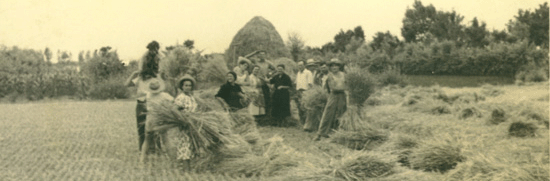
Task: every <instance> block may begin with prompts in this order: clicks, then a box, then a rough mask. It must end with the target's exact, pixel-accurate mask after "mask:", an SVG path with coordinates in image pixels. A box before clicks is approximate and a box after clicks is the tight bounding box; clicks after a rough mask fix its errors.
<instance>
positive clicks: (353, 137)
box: [330, 129, 389, 150]
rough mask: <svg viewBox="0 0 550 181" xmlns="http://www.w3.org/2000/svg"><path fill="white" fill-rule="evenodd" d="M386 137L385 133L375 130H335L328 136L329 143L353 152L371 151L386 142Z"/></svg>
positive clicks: (387, 135)
mask: <svg viewBox="0 0 550 181" xmlns="http://www.w3.org/2000/svg"><path fill="white" fill-rule="evenodd" d="M388 137H389V134H388V133H387V132H384V131H381V130H377V129H369V130H368V131H363V132H359V131H344V130H337V131H335V132H334V133H333V134H332V135H331V136H330V141H331V142H332V143H337V144H341V145H344V146H347V147H348V148H351V149H355V150H363V149H364V150H372V149H373V148H375V147H377V146H379V145H380V144H382V143H384V142H385V141H386V140H388Z"/></svg>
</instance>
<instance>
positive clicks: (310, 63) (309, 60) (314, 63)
mask: <svg viewBox="0 0 550 181" xmlns="http://www.w3.org/2000/svg"><path fill="white" fill-rule="evenodd" d="M306 64H307V66H310V65H316V64H317V62H315V60H313V59H312V58H310V59H307V61H306Z"/></svg>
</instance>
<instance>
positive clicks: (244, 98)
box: [216, 56, 348, 140]
mask: <svg viewBox="0 0 550 181" xmlns="http://www.w3.org/2000/svg"><path fill="white" fill-rule="evenodd" d="M258 64H267V65H268V66H264V67H262V66H260V65H258ZM297 64H298V69H299V70H298V72H297V73H296V79H295V80H294V81H292V80H291V78H290V76H289V75H287V74H286V73H285V65H284V64H279V65H277V66H273V65H272V64H271V63H270V62H269V61H266V60H265V59H263V56H260V57H259V59H258V61H257V63H256V64H254V63H252V61H250V60H249V59H248V58H247V57H239V59H238V66H236V67H235V68H234V69H233V71H230V72H229V73H228V74H227V83H226V84H224V85H222V86H221V88H220V89H219V91H218V94H216V97H217V98H218V99H219V100H220V102H222V104H224V105H225V106H226V107H227V108H228V110H230V111H237V110H240V109H248V112H249V113H250V114H251V115H254V116H264V115H267V116H268V117H269V118H271V120H272V122H273V123H274V124H275V125H283V124H285V123H287V121H288V120H289V118H290V116H291V111H290V101H291V90H292V88H295V92H294V93H295V95H294V96H292V98H293V100H294V101H295V102H296V105H297V107H298V114H299V119H300V123H301V124H302V125H304V130H305V131H308V132H312V131H315V130H317V137H316V138H315V140H320V139H321V138H323V137H328V134H329V133H330V131H331V130H333V129H336V128H337V127H338V118H339V117H340V116H341V115H342V114H343V113H344V112H345V111H346V107H347V102H348V96H347V91H346V89H347V85H346V83H345V74H344V64H343V63H342V62H341V61H339V60H338V59H332V60H331V61H329V62H320V61H319V62H317V61H315V60H314V59H308V60H307V61H305V62H304V61H301V62H298V63H297ZM314 86H320V87H322V88H323V89H324V90H326V91H327V92H328V93H329V97H328V100H327V104H326V106H325V109H324V111H323V115H322V117H321V120H320V123H319V127H318V128H316V127H314V125H317V124H311V123H309V122H312V121H316V120H314V119H313V118H308V116H314V115H308V114H307V111H306V110H305V108H304V107H303V106H302V104H301V102H302V101H301V99H302V94H303V93H304V92H305V91H307V90H309V89H312V88H313V87H314Z"/></svg>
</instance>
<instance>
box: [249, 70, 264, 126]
mask: <svg viewBox="0 0 550 181" xmlns="http://www.w3.org/2000/svg"><path fill="white" fill-rule="evenodd" d="M260 76H261V75H260V66H257V65H256V66H254V68H253V69H252V74H250V76H249V77H248V81H247V82H248V86H245V89H246V92H247V93H248V94H250V97H251V99H252V100H251V103H250V104H249V106H248V112H249V113H250V114H251V115H252V116H261V115H264V114H265V101H264V94H263V93H262V92H263V91H262V82H264V81H265V80H263V78H260Z"/></svg>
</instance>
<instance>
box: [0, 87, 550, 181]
mask: <svg viewBox="0 0 550 181" xmlns="http://www.w3.org/2000/svg"><path fill="white" fill-rule="evenodd" d="M495 88H498V89H499V90H503V91H502V93H501V94H499V95H496V96H490V97H487V98H486V100H483V101H479V102H467V103H466V102H460V103H458V102H454V103H453V104H448V105H445V107H446V108H448V109H449V110H451V112H452V114H433V113H432V112H430V111H425V110H421V109H418V110H416V109H411V107H410V106H403V105H402V104H401V103H402V102H403V101H404V100H405V96H400V95H399V94H401V93H402V90H400V89H392V90H389V89H387V90H381V91H388V92H382V93H381V95H388V97H393V98H395V99H396V100H395V101H391V102H387V103H385V104H382V105H374V106H365V107H364V108H363V109H364V110H363V112H364V117H365V119H366V120H365V122H368V123H369V124H370V125H371V126H372V127H373V129H378V130H381V131H385V132H388V136H389V137H388V139H387V140H386V141H384V142H381V143H380V144H377V145H373V147H372V148H369V149H368V151H366V152H369V154H370V155H371V156H373V157H372V158H376V159H375V160H379V159H378V158H380V160H382V162H381V163H384V164H375V163H374V162H373V163H372V164H371V166H376V167H372V168H370V167H369V168H365V169H374V168H376V169H377V170H378V169H380V170H381V171H380V172H373V174H371V175H367V176H368V177H373V178H369V180H395V181H397V180H403V179H405V180H406V179H415V180H491V179H492V180H550V178H549V177H548V167H549V161H548V160H549V145H548V144H549V143H548V140H549V138H548V128H547V126H546V125H545V123H547V120H548V102H544V101H539V100H538V99H539V98H540V97H544V96H545V95H548V84H536V85H530V86H523V87H522V86H495ZM403 89H410V90H413V91H416V92H422V91H426V89H425V88H414V87H413V88H411V87H408V88H403ZM441 90H442V91H444V92H445V93H446V94H448V95H453V94H454V93H457V92H477V91H482V89H481V88H467V90H465V89H455V88H445V87H444V88H441ZM418 95H420V96H421V99H418V101H419V102H418V103H419V104H423V105H430V103H431V102H436V101H434V100H435V99H436V98H434V97H433V96H431V94H427V95H430V96H423V95H424V94H418ZM427 100H430V101H427ZM436 103H437V105H431V106H432V107H436V106H440V105H444V104H442V103H441V102H436ZM471 107H475V108H476V110H477V111H479V112H480V113H483V114H481V116H480V117H478V116H471V117H468V118H467V119H460V118H459V117H458V116H457V114H460V112H459V111H460V110H462V109H464V108H471ZM496 108H499V111H500V112H504V113H505V115H506V117H507V119H503V120H501V121H499V124H488V120H489V119H492V116H493V115H492V112H493V110H495V109H496ZM134 109H135V102H134V101H131V100H119V101H82V102H78V101H70V100H63V101H61V100H60V101H51V100H50V101H42V102H30V103H21V104H19V103H16V104H0V110H1V111H0V113H1V114H2V115H3V118H4V119H1V120H0V130H1V131H2V133H3V134H2V136H0V147H2V154H0V159H1V160H2V162H0V167H2V168H4V169H3V171H2V172H0V180H291V179H290V178H294V179H296V178H302V179H301V180H342V179H344V180H345V179H346V178H348V179H351V178H353V179H355V178H358V177H362V176H361V174H354V173H351V172H349V173H346V174H342V173H344V172H342V170H345V169H342V168H343V167H342V166H343V165H344V166H345V165H354V164H348V161H349V159H350V158H349V156H350V153H352V152H357V153H358V154H360V152H365V151H364V150H362V151H354V150H352V149H350V148H347V147H346V146H344V145H339V144H336V143H331V140H330V139H323V140H321V141H319V142H314V141H312V139H313V138H314V137H315V133H308V132H304V131H302V130H301V129H300V128H296V127H288V128H281V127H270V126H260V127H259V128H258V129H259V130H258V132H259V134H260V138H258V140H257V142H258V143H257V144H258V145H260V146H261V145H262V144H263V143H264V142H265V141H266V140H269V139H270V138H274V137H280V139H281V140H282V141H281V142H278V143H277V144H279V145H280V146H278V147H285V148H287V149H267V148H262V149H265V150H264V151H265V154H264V155H267V156H270V155H281V156H277V158H276V159H275V158H274V159H273V160H274V161H269V162H265V163H267V164H273V165H272V166H270V165H265V166H266V167H265V169H266V170H267V169H271V170H273V171H274V172H271V171H264V172H263V173H264V174H259V175H260V176H259V177H253V176H252V177H250V178H235V177H228V176H222V175H220V174H218V173H216V174H214V173H185V172H183V171H182V170H181V169H180V167H179V165H178V164H177V163H175V162H174V161H172V160H169V158H168V157H167V156H166V155H165V154H162V153H160V154H156V155H155V154H154V155H149V161H148V162H147V163H145V164H140V163H139V162H138V158H139V152H138V146H137V145H138V141H137V135H136V132H137V131H136V122H135V118H134V116H135V115H134V114H135V113H134ZM526 110H530V112H526ZM533 115H537V116H533ZM516 121H526V122H529V123H532V126H535V127H536V129H533V131H534V134H530V135H529V136H526V137H515V136H509V135H508V134H509V129H510V127H511V126H512V125H513V124H514V123H515V122H516ZM535 127H533V128H535ZM344 136H345V135H344ZM446 145H451V147H450V148H452V149H449V150H452V151H453V152H449V153H452V154H456V155H459V157H460V159H459V161H457V162H453V163H452V164H451V166H449V167H445V169H447V168H448V170H446V171H445V172H442V173H437V172H424V171H423V170H438V169H440V168H439V167H437V165H436V167H433V168H432V167H430V165H429V164H430V163H428V162H423V160H425V159H424V157H425V155H429V154H432V153H431V152H427V151H430V150H432V149H431V148H434V147H437V148H439V147H441V148H447V147H445V146H446ZM442 150H446V149H442ZM455 152H456V153H455ZM434 153H435V152H434ZM257 157H258V158H263V157H262V156H261V154H260V155H258V156H257ZM386 157H388V158H389V157H391V159H388V160H389V161H388V160H385V159H384V158H386ZM248 158H253V157H248ZM369 158H370V157H369ZM289 159H290V161H291V162H288V161H289ZM365 160H366V161H367V162H368V160H369V159H364V161H365ZM394 162H395V163H394ZM431 162H433V163H439V162H445V160H443V159H442V160H431ZM229 163H231V162H229ZM234 163H240V162H238V161H237V162H234ZM286 163H292V164H286ZM385 163H388V165H390V166H391V167H389V166H388V167H387V168H388V169H382V168H386V166H385ZM405 163H406V164H405ZM409 163H410V164H409ZM285 165H286V166H288V167H289V168H290V167H291V169H289V168H285ZM380 165H382V166H384V167H381V166H380ZM235 166H236V167H238V166H241V167H242V165H235ZM359 166H360V165H357V167H355V166H354V167H353V168H360V167H359ZM389 168H391V171H387V170H390V169H389ZM413 168H416V169H417V170H415V169H413ZM479 168H484V169H479ZM346 169H347V168H346ZM361 169H363V168H362V167H361ZM382 171H383V172H382Z"/></svg>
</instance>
